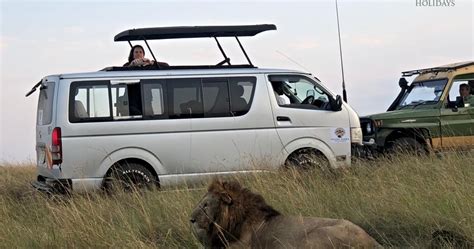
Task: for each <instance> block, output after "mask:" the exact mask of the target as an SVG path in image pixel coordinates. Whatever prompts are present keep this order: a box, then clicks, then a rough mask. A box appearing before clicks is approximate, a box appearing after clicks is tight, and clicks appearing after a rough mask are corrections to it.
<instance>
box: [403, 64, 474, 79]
mask: <svg viewBox="0 0 474 249" xmlns="http://www.w3.org/2000/svg"><path fill="white" fill-rule="evenodd" d="M471 65H474V61H466V62H459V63H453V64H448V65H445V66H440V67H432V68H425V69H416V70H410V71H405V72H402V76H403V77H410V76H413V75H416V74H422V73H433V72H447V71H450V70H456V69H458V68H462V67H467V66H471Z"/></svg>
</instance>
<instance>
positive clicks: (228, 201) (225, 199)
mask: <svg viewBox="0 0 474 249" xmlns="http://www.w3.org/2000/svg"><path fill="white" fill-rule="evenodd" d="M221 200H222V201H223V202H224V203H225V204H227V205H231V204H232V197H231V196H230V195H229V193H226V192H224V193H221Z"/></svg>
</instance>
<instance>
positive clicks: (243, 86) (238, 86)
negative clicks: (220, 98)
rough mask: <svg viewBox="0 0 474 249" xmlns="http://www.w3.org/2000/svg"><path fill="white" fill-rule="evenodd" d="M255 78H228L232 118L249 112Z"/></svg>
mask: <svg viewBox="0 0 474 249" xmlns="http://www.w3.org/2000/svg"><path fill="white" fill-rule="evenodd" d="M256 80H257V79H256V78H255V77H239V78H229V86H230V106H231V111H232V115H233V116H241V115H244V114H246V113H247V112H248V111H249V110H250V106H251V104H252V99H253V94H254V91H255V82H256Z"/></svg>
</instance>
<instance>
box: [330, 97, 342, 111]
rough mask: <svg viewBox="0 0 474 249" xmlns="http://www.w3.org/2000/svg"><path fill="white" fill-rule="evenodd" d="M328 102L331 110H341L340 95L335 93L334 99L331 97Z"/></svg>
mask: <svg viewBox="0 0 474 249" xmlns="http://www.w3.org/2000/svg"><path fill="white" fill-rule="evenodd" d="M329 103H330V104H331V110H333V111H335V112H338V111H340V110H342V98H341V95H337V96H336V99H333V98H332V97H331V98H330V99H329Z"/></svg>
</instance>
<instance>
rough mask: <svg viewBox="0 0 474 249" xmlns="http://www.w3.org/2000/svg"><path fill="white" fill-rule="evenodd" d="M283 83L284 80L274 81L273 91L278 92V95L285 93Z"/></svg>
mask: <svg viewBox="0 0 474 249" xmlns="http://www.w3.org/2000/svg"><path fill="white" fill-rule="evenodd" d="M282 84H283V83H282V82H272V86H273V91H275V92H276V93H278V95H283V94H284V93H283V86H282Z"/></svg>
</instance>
